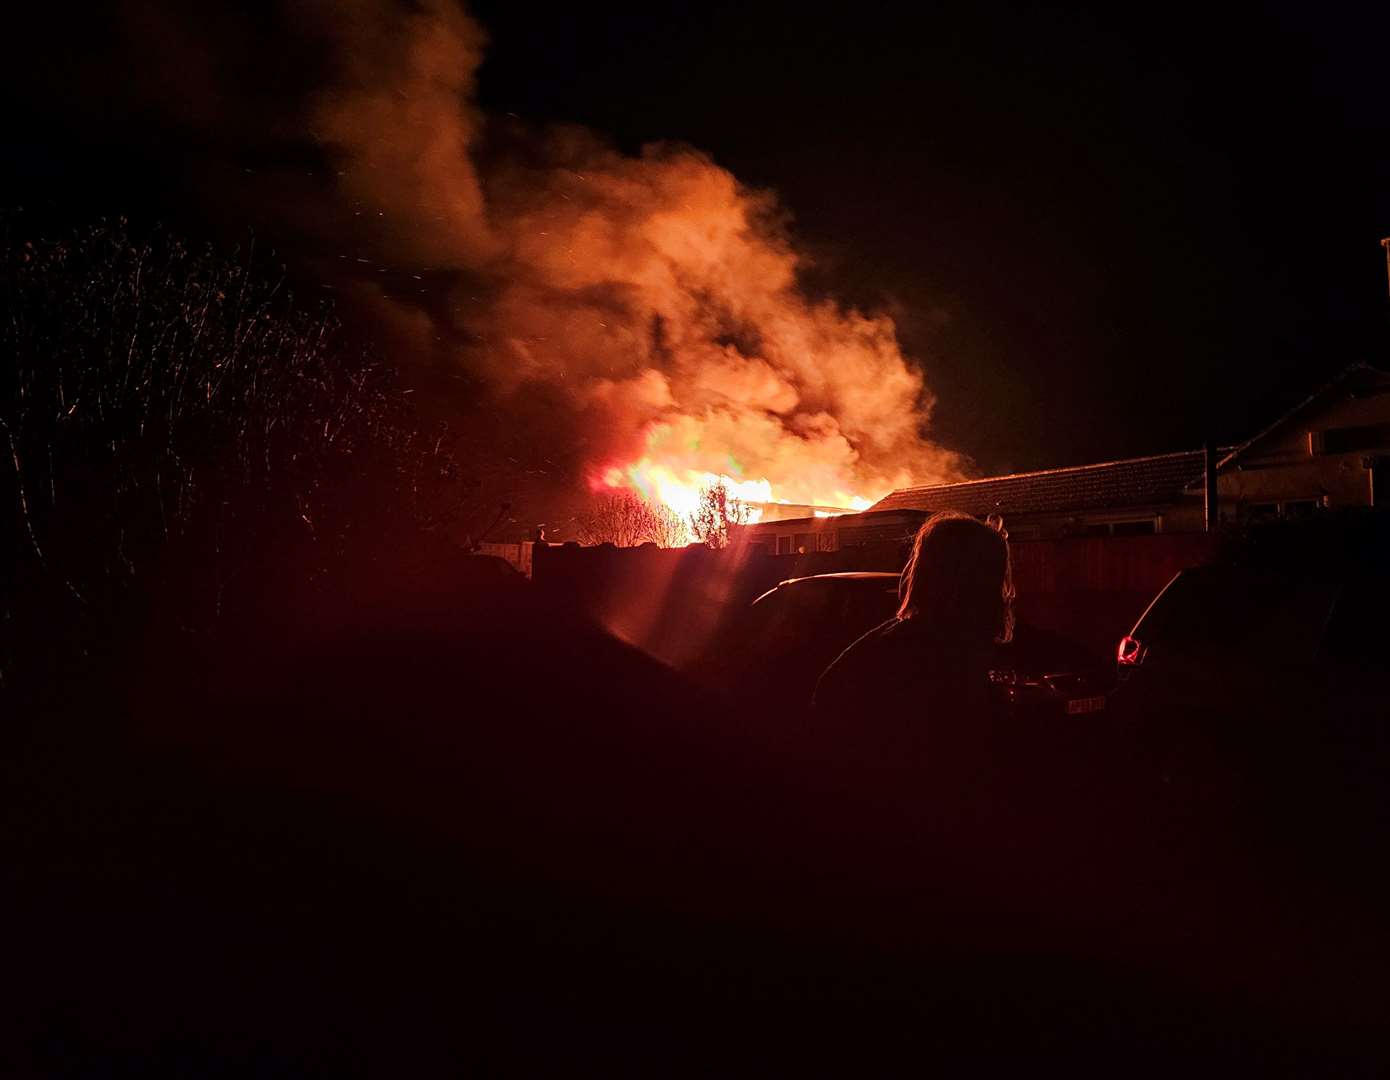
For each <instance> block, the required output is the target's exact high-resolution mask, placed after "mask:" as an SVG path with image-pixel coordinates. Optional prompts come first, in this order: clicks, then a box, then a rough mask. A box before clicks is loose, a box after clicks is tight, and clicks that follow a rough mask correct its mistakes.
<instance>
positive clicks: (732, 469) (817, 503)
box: [595, 424, 886, 524]
mask: <svg viewBox="0 0 1390 1080" xmlns="http://www.w3.org/2000/svg"><path fill="white" fill-rule="evenodd" d="M670 434H671V427H670V425H667V424H658V425H654V426H653V428H652V429H651V430H650V431H649V432H648V436H647V440H646V441H647V446H648V453H646V454H644V455H643V456H642V457H641V458H639V459H637V460H636V461H631V462H629V463H627V464H626V465H613V466H610V467H608V468H607V469H605V470H604V471H603V473H602V476H601V478H600V480H599V483H598V484H597V485H595V486H597V487H601V488H609V489H615V490H626V491H631V492H633V493H635V494H637V495H639V496H640V497H641V498H643V499H645V500H646V501H647V502H650V503H654V504H660V505H664V506H666V507H669V508H670V509H671V510H672V511H674V512H675V513H676V514H677V515H679V516H680V517H681V518H682V520H688V519H689V518H690V516H691V515H692V514H693V513H694V512H695V510H696V508H697V507H698V506H699V502H700V493H701V491H703V490H705V489H707V488H709V487H712V486H715V485H717V484H723V485H724V487H725V489H726V490H727V491H728V493H729V494H730V495H731V496H732V497H733V498H735V499H738V500H739V501H740V502H742V503H744V504H745V505H746V506H747V507H748V523H749V524H755V523H757V522H758V521H761V520H762V519H763V518H764V516H765V515H767V514H768V513H769V511H770V510H771V509H772V508H774V507H788V508H789V509H790V510H791V512H790V513H789V514H784V515H780V516H815V517H833V516H835V515H836V514H838V513H849V512H856V511H861V510H867V509H868V508H869V507H870V506H872V505H873V503H874V501H875V499H876V498H878V497H881V496H882V494H886V492H883V493H879V494H878V495H877V496H875V497H873V498H871V497H869V496H865V495H861V494H854V493H851V492H848V491H846V490H844V488H843V487H841V486H838V485H833V484H832V485H830V486H827V487H826V488H825V489H824V490H821V489H817V488H815V487H814V486H811V487H808V486H807V485H806V484H805V483H804V482H803V478H798V477H791V478H788V481H787V482H783V483H779V484H778V485H777V486H776V488H775V489H774V485H773V482H772V481H771V480H769V479H768V478H767V477H766V476H761V477H757V478H751V477H747V476H745V475H743V470H742V469H741V468H740V467H739V463H738V462H737V460H735V459H734V458H733V457H732V456H731V455H727V454H725V455H723V456H724V458H725V460H726V461H727V464H728V466H729V471H719V472H715V471H712V470H710V469H706V468H700V467H698V466H697V465H692V464H690V462H689V460H688V459H689V458H690V457H691V456H692V455H691V454H687V455H683V456H684V457H685V458H686V459H687V460H685V461H682V460H680V457H682V455H675V459H674V460H672V459H670V458H668V460H661V459H660V458H659V457H658V455H659V454H660V452H661V450H662V449H663V448H664V447H666V445H667V444H668V443H669V440H670ZM691 449H692V451H697V450H698V449H699V447H698V445H696V446H694V447H692V448H691ZM694 456H698V455H694ZM713 456H719V455H718V454H715V455H713ZM810 471H811V472H812V473H814V471H815V470H814V469H812V470H810ZM784 491H792V492H794V493H795V494H797V495H798V496H800V497H799V498H798V499H796V500H793V499H790V498H787V497H785V496H784V494H783V492H784Z"/></svg>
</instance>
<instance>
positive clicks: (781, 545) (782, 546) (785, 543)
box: [777, 536, 792, 555]
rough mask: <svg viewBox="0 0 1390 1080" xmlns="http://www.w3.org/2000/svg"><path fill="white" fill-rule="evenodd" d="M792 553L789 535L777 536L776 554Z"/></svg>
mask: <svg viewBox="0 0 1390 1080" xmlns="http://www.w3.org/2000/svg"><path fill="white" fill-rule="evenodd" d="M791 553H792V538H791V537H790V536H779V537H778V538H777V554H778V555H790V554H791Z"/></svg>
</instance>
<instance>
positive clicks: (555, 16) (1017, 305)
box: [5, 0, 1390, 471]
mask: <svg viewBox="0 0 1390 1080" xmlns="http://www.w3.org/2000/svg"><path fill="white" fill-rule="evenodd" d="M253 6H254V5H253ZM1370 7H1371V6H1370V5H1368V6H1367V8H1368V9H1369V8H1370ZM470 9H471V10H472V12H473V13H474V14H475V15H476V16H477V17H478V19H479V20H480V21H481V22H482V23H483V24H484V26H485V27H486V28H487V30H488V32H489V34H490V36H491V45H490V47H489V51H488V54H487V60H486V61H485V63H484V65H483V67H482V69H481V73H480V86H479V99H480V104H481V105H482V106H483V108H484V109H485V110H487V111H488V112H489V113H492V114H503V113H506V112H513V113H516V114H517V115H518V116H520V117H522V118H524V119H526V120H528V121H536V122H549V121H562V122H576V123H580V124H583V125H586V126H589V127H592V128H594V129H597V130H598V131H601V132H604V133H606V134H607V135H608V136H610V137H611V138H613V139H614V140H616V141H617V143H618V144H619V145H620V146H622V147H623V148H625V149H632V150H635V149H637V148H638V147H639V146H640V145H641V144H643V143H644V142H647V141H649V140H656V139H671V140H679V141H683V142H687V143H689V144H692V145H694V146H696V147H698V148H700V149H702V150H704V151H706V152H708V153H709V154H710V155H712V157H713V158H714V159H715V161H717V162H718V163H719V164H721V165H723V166H725V167H727V168H729V169H730V170H732V171H733V172H734V173H735V174H736V175H737V176H739V177H740V178H741V179H742V180H744V181H745V182H747V183H749V184H752V185H756V186H765V187H769V188H772V189H774V190H775V191H776V192H777V193H778V194H779V196H780V198H781V200H782V202H783V204H784V205H785V206H786V207H787V209H788V210H789V211H790V213H791V215H792V220H793V229H794V233H795V235H796V237H797V238H798V241H799V243H800V244H801V245H802V246H803V247H804V248H805V249H806V250H808V251H810V252H811V253H812V254H813V255H814V256H815V258H816V265H815V267H814V269H813V270H811V271H810V272H809V273H808V275H807V279H806V284H807V287H808V288H810V289H812V290H815V291H825V292H827V293H829V294H833V295H837V296H840V297H842V298H845V299H847V300H849V301H852V302H855V303H859V304H863V305H867V306H870V307H876V308H884V307H886V308H888V309H889V310H891V311H892V312H893V314H894V316H895V318H896V319H897V321H898V324H899V327H900V333H901V337H902V339H903V342H904V344H905V346H906V349H907V351H908V352H909V353H910V354H911V355H913V356H915V357H917V358H918V359H920V360H921V361H922V363H923V366H924V368H925V370H926V373H927V377H928V383H929V385H930V386H931V387H932V388H933V389H934V390H935V392H936V394H937V396H938V399H939V400H938V405H937V410H936V414H935V425H936V429H935V435H936V437H937V438H938V439H939V440H940V441H942V442H943V443H945V444H946V445H948V446H954V447H957V448H959V449H961V450H964V451H965V452H966V453H968V454H970V455H971V456H972V457H974V458H975V459H976V461H977V462H978V463H979V465H980V466H981V467H982V468H983V469H985V470H987V471H1005V470H1012V469H1025V468H1035V467H1045V466H1049V465H1054V464H1067V463H1078V462H1082V461H1088V460H1100V459H1106V458H1111V457H1119V456H1125V455H1131V454H1140V453H1146V452H1161V451H1166V450H1173V449H1181V448H1187V447H1192V446H1195V445H1198V444H1199V443H1200V442H1201V440H1202V439H1203V437H1204V436H1211V437H1214V438H1216V439H1217V440H1220V441H1223V442H1224V441H1233V440H1238V439H1240V438H1242V437H1244V436H1246V435H1248V434H1251V433H1252V431H1253V430H1254V429H1255V428H1257V427H1259V426H1262V425H1263V424H1264V423H1265V422H1267V421H1268V420H1270V419H1272V418H1273V416H1274V415H1275V414H1276V413H1277V412H1278V411H1279V410H1280V409H1282V408H1284V407H1285V406H1287V405H1288V404H1290V403H1291V402H1292V401H1294V400H1296V399H1297V398H1298V397H1300V396H1301V395H1302V394H1303V393H1305V392H1306V391H1308V390H1309V389H1311V388H1312V386H1313V385H1315V384H1316V383H1318V382H1319V381H1321V380H1323V379H1325V378H1327V377H1329V376H1331V375H1332V374H1334V373H1335V372H1336V371H1337V370H1339V369H1340V368H1341V367H1343V366H1345V365H1346V364H1348V363H1351V362H1353V361H1356V360H1371V361H1373V362H1379V363H1382V364H1386V363H1390V319H1388V318H1387V304H1386V300H1385V295H1386V280H1385V259H1384V252H1383V251H1382V250H1381V248H1380V246H1379V244H1378V240H1379V239H1380V237H1382V236H1385V235H1390V119H1388V117H1390V112H1388V111H1387V109H1386V104H1387V101H1386V98H1387V94H1386V80H1385V76H1384V73H1383V70H1382V69H1383V52H1384V42H1385V41H1386V40H1387V34H1386V31H1387V30H1390V15H1387V14H1384V13H1381V14H1378V15H1376V14H1367V13H1366V11H1358V10H1357V9H1356V8H1353V7H1350V6H1349V7H1344V8H1341V7H1337V6H1335V5H1327V4H1323V5H1301V6H1298V7H1292V6H1286V7H1275V6H1265V7H1262V8H1260V9H1258V10H1257V9H1253V8H1251V9H1247V10H1245V11H1238V10H1236V9H1233V8H1229V7H1222V6H1220V5H1205V6H1197V7H1191V8H1179V7H1176V6H1171V5H1162V6H1160V5H1154V6H1147V7H1138V6H1131V5H1117V4H1109V5H1105V6H1104V7H1101V8H1097V9H1096V10H1095V11H1089V12H1084V11H1082V10H1081V9H1076V8H1073V9H1068V10H1063V9H1061V8H1060V7H1058V6H1056V5H1048V6H1046V7H1045V8H1044V7H1038V6H1033V5H1022V4H1019V5H1008V4H962V5H952V4H918V5H911V6H905V7H902V8H899V7H894V6H888V5H877V4H871V3H856V4H852V5H851V4H846V5H837V6H836V7H835V8H834V9H833V11H832V14H831V15H829V16H816V15H812V14H811V11H812V7H811V5H805V4H795V5H793V4H786V5H782V4H760V3H756V2H752V0H746V2H743V3H737V4H727V5H725V4H714V5H700V6H694V5H690V6H686V5H662V4H651V3H646V4H642V5H630V6H629V5H623V4H618V5H615V4H602V3H591V4H571V5H567V6H557V7H555V8H546V7H542V6H537V5H534V4H517V3H513V2H505V3H503V2H494V0H475V2H474V3H472V4H471V5H470ZM1383 11H1384V9H1382V12H1383ZM60 25H61V21H60V20H57V19H55V18H52V17H50V18H48V19H47V20H41V21H40V22H39V23H38V24H36V29H34V30H31V31H30V32H29V33H30V41H29V45H28V46H27V47H26V48H25V52H26V53H27V58H26V59H25V60H24V63H21V64H20V65H19V69H18V70H20V72H21V73H22V72H23V71H24V70H26V68H25V64H28V65H29V70H33V65H36V64H37V65H38V66H39V67H40V68H43V67H48V68H50V69H52V70H58V69H61V68H62V67H63V65H69V66H70V67H71V69H72V70H74V71H76V72H78V73H79V74H78V75H76V76H74V78H76V80H77V82H79V83H80V82H81V75H80V71H81V69H82V56H83V50H85V49H97V48H109V47H110V46H109V45H106V44H103V43H102V42H101V41H99V40H97V39H100V38H102V37H103V32H102V30H101V29H100V27H99V26H98V27H97V29H95V30H89V31H88V32H87V39H72V38H71V37H70V36H65V37H64V38H63V40H62V41H61V43H58V42H56V41H55V40H54V38H53V35H55V34H57V33H58V27H59V26H60ZM268 25H269V24H268ZM88 39H90V40H88ZM16 40H18V41H19V42H20V43H21V47H24V37H23V35H22V34H21V35H19V37H18V38H17V39H16ZM50 44H52V45H53V48H54V50H55V51H54V53H53V56H54V60H53V64H52V65H50V64H49V62H48V60H49V57H48V56H47V55H46V53H45V50H46V48H47V47H48V46H49V45H50ZM257 48H258V49H260V50H263V53H264V59H262V58H261V54H254V55H249V56H248V57H244V58H243V59H242V61H241V62H242V64H243V67H244V69H245V70H246V71H247V72H249V73H254V72H255V71H257V65H258V64H262V63H263V64H264V65H265V67H266V70H267V71H273V75H272V76H271V77H269V78H268V81H267V84H268V85H269V86H270V87H272V89H273V88H274V87H276V86H280V85H290V86H292V84H293V83H294V81H295V73H294V70H293V64H289V63H287V62H286V61H285V58H284V57H283V56H281V57H277V56H276V55H275V50H274V42H273V39H269V40H266V41H262V42H259V43H258V44H257ZM14 70H15V65H14V64H13V63H12V64H11V72H12V74H11V77H10V79H9V80H8V90H7V93H8V94H9V95H10V96H11V101H10V102H8V103H6V112H7V115H10V116H13V117H15V118H16V120H15V122H14V124H13V125H12V127H11V135H10V137H9V140H8V141H9V145H8V149H7V152H6V162H5V164H6V166H7V167H6V183H7V184H8V185H9V187H10V191H9V192H8V193H7V197H8V198H9V199H11V200H13V199H16V198H24V197H32V195H33V193H34V191H35V190H36V189H39V188H41V189H42V190H43V193H44V195H45V196H46V197H49V198H62V199H68V200H69V201H71V202H73V203H88V204H91V205H98V206H100V208H102V209H108V208H110V207H111V205H112V204H113V203H119V202H120V201H121V199H123V198H124V199H130V200H133V201H137V202H138V201H142V200H143V201H144V202H146V203H152V204H154V211H155V212H159V209H160V203H161V200H167V202H168V205H169V207H170V214H171V215H174V216H181V217H182V218H186V217H187V216H188V215H189V214H190V213H192V214H193V216H194V217H196V214H197V210H196V209H195V210H192V211H190V209H189V208H190V207H194V208H196V207H200V206H204V205H205V203H204V202H202V201H200V200H199V199H198V198H196V197H194V196H196V192H192V191H190V190H188V189H190V188H193V187H196V185H197V184H198V183H199V180H198V179H197V177H198V175H199V169H198V168H197V167H196V161H197V157H198V155H199V153H201V152H202V151H201V150H200V148H199V147H198V146H196V145H189V143H188V142H187V141H186V140H185V141H183V142H180V143H179V144H178V146H177V147H176V148H173V149H171V147H170V146H169V144H168V143H167V142H166V141H165V134H164V133H163V131H162V129H161V128H160V125H159V123H158V122H157V121H156V120H153V119H148V118H147V117H146V116H145V115H144V114H143V113H142V112H141V110H140V109H139V108H135V107H130V108H127V107H125V106H124V105H122V103H121V96H120V93H119V88H117V90H116V92H115V93H114V94H113V95H112V100H108V101H105V102H104V103H103V105H102V109H103V110H105V111H104V113H103V117H104V119H103V122H102V123H100V124H94V123H92V122H91V119H90V117H91V115H92V114H93V110H94V109H95V106H93V105H92V103H91V102H90V101H88V102H87V105H86V106H84V108H85V109H86V111H87V122H86V123H85V124H84V123H76V122H73V119H72V109H73V106H72V103H71V101H69V102H67V103H56V104H55V103H53V102H51V101H50V100H49V98H48V97H46V96H45V95H44V94H42V93H39V92H36V91H35V90H34V86H35V85H36V84H34V83H32V82H27V81H26V78H25V77H22V74H21V76H20V77H16V76H15V75H14V74H13V72H14ZM50 73H51V72H50ZM84 94H85V96H86V97H88V98H90V96H91V95H90V94H89V93H86V91H85V90H84ZM265 107H266V108H267V109H270V110H273V108H274V104H273V93H272V94H271V95H270V100H269V101H267V103H266V106H265ZM113 132H114V133H115V134H113ZM117 143H118V144H119V147H118V150H119V152H115V151H114V150H113V144H117ZM208 152H209V153H211V152H212V151H208ZM190 161H192V162H193V165H192V166H190ZM94 168H96V169H98V170H99V172H100V175H101V181H100V183H99V184H95V185H94V184H93V183H92V176H93V170H94ZM55 192H56V193H58V194H57V195H55V194H54V193H55ZM175 208H177V210H175ZM144 209H147V210H148V209H149V207H148V206H147V207H145V208H144Z"/></svg>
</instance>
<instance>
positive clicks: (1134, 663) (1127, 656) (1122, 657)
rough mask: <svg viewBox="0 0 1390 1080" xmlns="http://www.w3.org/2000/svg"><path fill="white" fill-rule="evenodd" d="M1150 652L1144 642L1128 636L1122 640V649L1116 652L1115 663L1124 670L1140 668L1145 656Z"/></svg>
mask: <svg viewBox="0 0 1390 1080" xmlns="http://www.w3.org/2000/svg"><path fill="white" fill-rule="evenodd" d="M1148 651H1149V650H1148V649H1146V648H1145V647H1144V643H1143V642H1142V641H1140V640H1139V639H1138V638H1135V637H1130V636H1129V635H1128V634H1126V635H1125V636H1124V637H1122V638H1121V639H1120V647H1119V648H1118V649H1116V650H1115V663H1117V664H1119V665H1120V667H1124V668H1134V667H1138V666H1139V665H1140V664H1142V663H1143V662H1144V655H1145V653H1147V652H1148Z"/></svg>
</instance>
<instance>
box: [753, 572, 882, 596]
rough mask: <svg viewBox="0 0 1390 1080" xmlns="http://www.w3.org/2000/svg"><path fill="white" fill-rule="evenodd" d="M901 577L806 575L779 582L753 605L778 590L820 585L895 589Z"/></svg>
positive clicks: (859, 574) (872, 574) (869, 574)
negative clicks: (877, 586) (874, 586)
mask: <svg viewBox="0 0 1390 1080" xmlns="http://www.w3.org/2000/svg"><path fill="white" fill-rule="evenodd" d="M901 577H902V575H901V574H894V573H890V572H887V571H881V570H847V571H844V572H843V573H838V574H808V575H807V576H806V577H796V578H787V579H786V580H785V581H779V582H778V583H777V584H776V585H774V586H773V587H772V588H770V589H768V590H767V592H765V593H763V594H762V595H760V596H759V597H758V598H757V599H756V600H754V601H753V603H755V604H757V603H760V602H762V601H763V600H766V599H767V598H768V597H769V596H772V595H773V594H775V593H777V592H778V591H779V590H783V589H792V588H796V589H798V590H800V589H806V588H815V587H817V586H819V585H821V584H824V585H826V586H835V587H839V588H851V587H853V586H854V585H855V584H859V585H860V586H862V587H864V588H868V587H870V586H871V585H874V584H877V585H880V586H891V587H893V588H897V583H898V581H899V579H900V578H901Z"/></svg>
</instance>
